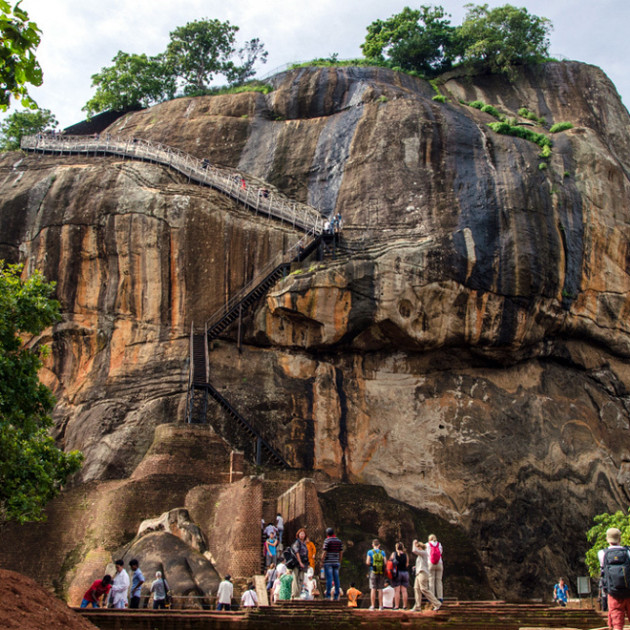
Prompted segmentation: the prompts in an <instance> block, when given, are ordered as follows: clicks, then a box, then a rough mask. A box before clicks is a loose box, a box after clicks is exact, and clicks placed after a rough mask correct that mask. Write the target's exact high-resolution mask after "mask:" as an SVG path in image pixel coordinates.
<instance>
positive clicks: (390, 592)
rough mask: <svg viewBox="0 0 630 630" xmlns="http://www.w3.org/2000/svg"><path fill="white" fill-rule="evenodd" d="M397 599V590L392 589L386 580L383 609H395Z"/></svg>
mask: <svg viewBox="0 0 630 630" xmlns="http://www.w3.org/2000/svg"><path fill="white" fill-rule="evenodd" d="M395 597H396V589H394V588H393V587H392V585H391V584H390V583H389V580H385V588H384V589H383V608H385V609H389V610H391V609H393V608H394V598H395Z"/></svg>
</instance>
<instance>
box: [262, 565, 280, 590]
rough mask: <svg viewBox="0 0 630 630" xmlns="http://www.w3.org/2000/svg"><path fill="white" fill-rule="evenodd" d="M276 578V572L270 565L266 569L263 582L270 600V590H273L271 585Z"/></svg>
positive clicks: (273, 566) (274, 567) (274, 566)
mask: <svg viewBox="0 0 630 630" xmlns="http://www.w3.org/2000/svg"><path fill="white" fill-rule="evenodd" d="M276 577H278V572H277V570H276V565H275V564H270V565H269V566H268V567H267V573H265V582H266V584H267V593H269V596H270V598H271V589H272V588H273V583H274V582H275V581H276Z"/></svg>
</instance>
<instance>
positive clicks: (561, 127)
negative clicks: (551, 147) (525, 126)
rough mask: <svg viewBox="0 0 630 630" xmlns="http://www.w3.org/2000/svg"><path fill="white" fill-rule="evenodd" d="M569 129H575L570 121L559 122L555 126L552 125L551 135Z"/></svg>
mask: <svg viewBox="0 0 630 630" xmlns="http://www.w3.org/2000/svg"><path fill="white" fill-rule="evenodd" d="M567 129H573V123H570V122H568V121H565V122H559V123H556V124H555V125H551V129H550V130H549V131H550V133H559V132H560V131H566V130H567Z"/></svg>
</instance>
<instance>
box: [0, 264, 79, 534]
mask: <svg viewBox="0 0 630 630" xmlns="http://www.w3.org/2000/svg"><path fill="white" fill-rule="evenodd" d="M21 273H22V266H21V265H5V264H4V263H3V262H1V261H0V522H2V521H5V520H16V521H19V522H25V521H32V520H41V518H42V512H43V509H44V506H45V505H46V503H47V502H48V501H49V500H50V499H52V498H53V497H54V496H55V495H56V494H57V493H58V492H59V490H60V488H61V486H62V485H63V484H64V483H65V481H66V480H67V478H68V476H69V475H71V474H72V473H74V472H76V471H77V470H78V469H79V468H80V466H81V461H82V455H81V454H80V453H79V452H78V451H73V452H70V453H64V452H63V451H62V450H60V449H59V448H57V446H56V445H55V441H54V440H53V438H52V437H51V436H50V435H49V434H48V429H49V428H50V427H51V426H52V424H53V422H52V419H51V417H50V415H49V414H50V412H51V411H52V409H53V407H54V404H55V398H54V396H53V395H52V392H51V391H50V390H49V389H48V388H47V387H46V386H45V385H43V384H42V383H41V382H40V381H39V378H38V374H37V373H38V370H39V368H40V367H41V365H42V362H41V356H42V353H43V352H44V349H43V348H41V347H38V346H37V344H35V345H25V344H24V343H23V340H22V337H21V336H20V335H21V334H28V335H29V336H31V335H33V336H35V335H39V334H40V333H41V332H42V331H43V330H44V329H45V328H47V327H48V326H50V325H51V324H53V323H54V322H55V321H57V320H58V319H59V303H58V302H57V301H56V300H54V299H53V298H52V294H53V292H54V283H50V282H46V280H45V279H44V278H43V276H42V275H41V274H40V273H38V272H35V273H33V274H32V275H31V276H30V277H29V278H27V279H22V277H21Z"/></svg>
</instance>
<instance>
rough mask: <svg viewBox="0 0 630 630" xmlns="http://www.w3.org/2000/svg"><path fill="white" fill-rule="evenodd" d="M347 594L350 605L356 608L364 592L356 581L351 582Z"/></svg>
mask: <svg viewBox="0 0 630 630" xmlns="http://www.w3.org/2000/svg"><path fill="white" fill-rule="evenodd" d="M346 595H347V596H348V606H350V608H356V607H357V600H358V599H359V597H361V595H363V593H362V592H361V591H360V590H359V589H358V588H357V587H356V586H355V585H354V582H350V588H349V589H348V590H347V591H346Z"/></svg>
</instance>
